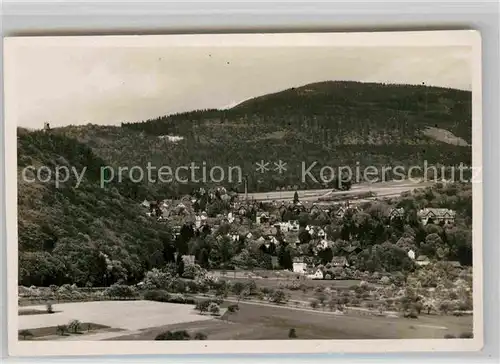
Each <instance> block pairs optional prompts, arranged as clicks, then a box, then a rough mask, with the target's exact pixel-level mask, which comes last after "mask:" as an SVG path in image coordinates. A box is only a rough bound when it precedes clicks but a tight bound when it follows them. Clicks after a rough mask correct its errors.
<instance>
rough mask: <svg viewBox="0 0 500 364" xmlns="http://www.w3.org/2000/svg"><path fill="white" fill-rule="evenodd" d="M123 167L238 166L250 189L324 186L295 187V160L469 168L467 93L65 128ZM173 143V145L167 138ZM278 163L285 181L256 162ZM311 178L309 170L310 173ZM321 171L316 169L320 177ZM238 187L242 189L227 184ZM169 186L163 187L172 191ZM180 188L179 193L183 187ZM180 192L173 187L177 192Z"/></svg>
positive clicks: (322, 90)
mask: <svg viewBox="0 0 500 364" xmlns="http://www.w3.org/2000/svg"><path fill="white" fill-rule="evenodd" d="M61 132H63V133H65V134H67V135H71V136H74V137H76V138H78V139H79V140H81V141H83V142H85V143H87V144H88V145H89V146H90V147H91V148H93V149H94V151H95V152H96V153H97V154H98V155H99V156H101V157H102V158H104V159H105V160H107V161H109V162H112V163H114V164H120V165H128V166H131V165H145V164H146V163H147V162H148V161H151V162H152V163H153V165H157V166H160V165H169V166H171V167H175V166H179V165H189V164H190V163H191V162H196V163H201V162H202V161H205V162H206V164H207V165H208V166H209V167H210V166H214V165H220V166H228V165H232V166H240V167H241V168H242V170H243V172H244V173H245V174H248V175H249V189H250V191H268V190H275V189H276V188H277V187H280V188H283V187H287V186H299V187H300V188H318V187H325V186H322V185H321V184H317V183H314V182H313V181H310V180H307V181H306V182H305V183H302V182H301V176H300V173H301V162H305V163H306V164H307V165H309V164H310V163H312V162H314V161H316V162H318V168H321V166H325V165H328V166H332V167H336V166H340V165H342V166H344V165H349V166H353V167H354V166H355V165H356V164H357V163H359V165H360V166H368V165H375V166H382V165H392V166H396V165H403V166H406V167H408V166H410V165H415V164H418V165H422V163H423V161H424V160H427V162H428V163H430V164H432V163H439V164H442V165H457V164H459V163H460V162H463V163H465V164H469V163H470V161H471V147H470V143H471V132H472V128H471V93H470V92H468V91H460V90H455V89H445V88H437V87H426V86H411V85H386V84H376V83H359V82H333V81H331V82H330V81H329V82H321V83H315V84H310V85H306V86H303V87H299V88H292V89H288V90H285V91H282V92H278V93H275V94H269V95H265V96H261V97H256V98H254V99H250V100H248V101H245V102H243V103H241V104H239V105H237V106H236V107H234V108H232V109H228V110H197V111H193V112H187V113H181V114H175V115H169V116H162V117H159V118H157V119H153V120H147V121H145V122H137V123H124V124H122V126H121V127H101V126H96V125H90V126H84V127H67V128H63V129H61ZM167 135H169V136H179V137H182V138H183V139H182V140H180V141H169V140H168V139H167V138H165V136H167ZM280 159H281V160H283V161H285V162H286V163H287V171H286V173H283V174H264V175H256V174H255V162H256V161H260V160H265V161H270V162H271V165H272V162H274V161H278V160H280ZM313 172H314V170H313ZM316 172H317V171H316ZM225 184H226V185H227V186H228V187H235V188H237V189H240V190H241V189H242V186H241V184H239V185H238V184H237V183H234V182H233V183H232V184H231V183H227V182H226V183H225ZM172 187H173V186H163V187H160V188H164V189H171V188H172ZM181 187H182V186H181ZM176 188H177V187H176Z"/></svg>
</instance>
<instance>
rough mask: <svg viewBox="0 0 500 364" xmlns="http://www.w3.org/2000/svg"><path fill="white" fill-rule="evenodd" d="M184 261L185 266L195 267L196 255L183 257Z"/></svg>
mask: <svg viewBox="0 0 500 364" xmlns="http://www.w3.org/2000/svg"><path fill="white" fill-rule="evenodd" d="M182 261H183V262H184V265H193V264H194V255H183V256H182Z"/></svg>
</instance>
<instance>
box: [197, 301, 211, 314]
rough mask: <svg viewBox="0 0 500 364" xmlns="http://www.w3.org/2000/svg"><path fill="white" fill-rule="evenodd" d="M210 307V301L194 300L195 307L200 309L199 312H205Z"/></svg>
mask: <svg viewBox="0 0 500 364" xmlns="http://www.w3.org/2000/svg"><path fill="white" fill-rule="evenodd" d="M209 308H210V301H209V300H206V301H198V302H196V306H195V309H196V310H198V311H200V313H203V312H207V311H208V310H209Z"/></svg>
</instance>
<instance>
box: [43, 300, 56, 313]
mask: <svg viewBox="0 0 500 364" xmlns="http://www.w3.org/2000/svg"><path fill="white" fill-rule="evenodd" d="M45 308H46V310H47V313H54V308H53V307H52V303H50V302H47V304H46V305H45Z"/></svg>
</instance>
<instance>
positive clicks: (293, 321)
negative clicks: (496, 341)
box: [109, 302, 472, 340]
mask: <svg viewBox="0 0 500 364" xmlns="http://www.w3.org/2000/svg"><path fill="white" fill-rule="evenodd" d="M239 307H240V309H239V311H237V312H233V313H230V314H228V313H225V314H224V316H223V317H222V318H221V319H214V320H208V321H196V322H187V323H181V324H174V325H165V326H161V327H156V328H150V329H146V330H143V331H142V332H140V333H136V334H133V335H123V336H119V337H115V338H112V339H109V340H154V338H155V337H156V336H157V335H158V334H160V333H161V332H165V331H167V330H170V331H177V330H186V331H187V332H189V333H190V334H193V333H195V332H199V331H202V332H203V333H205V334H206V335H207V336H208V338H209V340H288V339H289V332H290V329H292V328H294V329H295V334H296V336H297V339H299V340H300V339H316V340H320V339H337V340H340V339H401V338H405V339H416V338H420V339H422V338H429V339H430V338H439V339H442V338H443V336H444V334H445V333H447V332H467V331H472V319H471V318H470V317H469V318H467V317H442V316H432V317H430V316H429V317H428V316H425V317H424V316H421V317H420V318H419V319H418V320H408V319H402V318H386V317H375V316H359V315H350V314H347V315H331V314H325V313H322V312H321V311H318V312H308V311H297V310H291V309H287V308H279V307H268V306H260V305H251V304H245V303H243V302H240V304H239Z"/></svg>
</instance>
